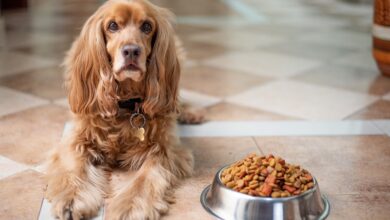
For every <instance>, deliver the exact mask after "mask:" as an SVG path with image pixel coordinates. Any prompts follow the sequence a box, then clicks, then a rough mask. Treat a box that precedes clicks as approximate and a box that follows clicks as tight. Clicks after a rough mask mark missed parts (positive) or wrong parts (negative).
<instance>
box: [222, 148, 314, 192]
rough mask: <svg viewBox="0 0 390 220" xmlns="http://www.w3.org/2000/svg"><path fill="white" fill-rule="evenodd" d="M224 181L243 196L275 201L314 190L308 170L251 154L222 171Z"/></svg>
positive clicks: (275, 158) (269, 156) (283, 161)
mask: <svg viewBox="0 0 390 220" xmlns="http://www.w3.org/2000/svg"><path fill="white" fill-rule="evenodd" d="M221 182H222V183H223V184H224V185H225V186H226V187H228V188H230V189H233V190H235V191H237V192H240V193H245V194H248V195H251V196H261V197H273V198H281V197H289V196H295V195H299V194H301V193H304V192H306V191H307V190H309V189H311V188H313V187H314V182H313V177H312V175H311V174H310V173H309V172H308V171H307V170H305V169H301V167H300V166H296V165H292V164H288V163H286V162H285V160H283V159H282V158H280V157H275V156H273V155H272V154H271V155H268V156H258V155H256V154H250V155H248V156H247V157H246V158H244V159H243V160H240V161H237V162H236V163H234V164H233V165H231V166H229V167H228V168H226V169H225V170H223V171H222V174H221Z"/></svg>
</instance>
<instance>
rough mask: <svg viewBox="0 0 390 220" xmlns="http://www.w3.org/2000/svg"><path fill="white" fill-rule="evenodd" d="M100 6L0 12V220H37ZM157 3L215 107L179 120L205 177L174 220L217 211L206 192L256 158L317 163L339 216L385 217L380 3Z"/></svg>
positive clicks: (388, 182) (182, 190)
mask: <svg viewBox="0 0 390 220" xmlns="http://www.w3.org/2000/svg"><path fill="white" fill-rule="evenodd" d="M102 2H103V1H101V0H88V1H82V0H57V1H51V0H39V1H36V0H30V3H31V7H30V8H29V9H28V10H16V11H8V12H6V13H5V14H3V16H2V17H0V219H7V220H8V219H18V220H19V219H36V217H37V216H38V213H39V209H40V205H41V201H42V198H43V189H44V187H45V183H44V180H43V178H42V173H41V165H42V163H43V162H44V161H45V155H46V153H47V152H49V151H50V150H51V149H52V148H53V147H55V146H56V145H57V144H58V142H59V140H60V138H61V134H62V131H63V127H64V124H65V123H66V122H67V121H69V119H70V117H69V114H68V111H69V110H68V107H67V101H66V99H65V92H64V90H63V88H62V81H63V80H62V69H61V67H60V64H61V62H62V59H63V56H64V54H65V51H66V50H67V49H68V48H69V47H70V44H71V42H72V41H73V39H74V38H75V37H76V36H77V34H78V32H79V30H80V27H81V25H82V23H83V22H84V21H85V19H86V18H87V17H88V16H89V15H90V14H91V13H92V12H93V11H94V10H96V8H97V7H98V6H99V5H100V4H101V3H102ZM153 2H155V3H157V4H159V5H161V6H165V7H168V8H170V9H171V10H172V11H173V12H174V13H175V14H176V15H177V20H178V22H177V24H176V30H177V33H178V35H179V37H180V38H181V39H182V41H183V44H184V47H185V48H186V50H187V57H188V60H187V61H186V63H185V65H184V69H183V74H182V79H181V83H180V86H181V97H182V99H183V100H184V101H185V102H189V103H191V104H192V105H194V106H196V107H202V108H205V109H206V117H207V119H208V120H209V121H210V123H209V124H206V125H205V126H200V127H186V128H184V127H182V130H181V131H182V134H185V135H184V136H186V137H185V138H182V142H183V145H186V146H188V147H190V148H191V149H192V150H193V152H194V155H195V161H196V166H195V174H194V176H193V177H192V178H190V179H187V180H185V181H184V182H183V184H182V185H181V186H179V187H178V189H177V190H176V197H177V202H176V204H174V205H172V207H171V209H170V212H169V214H168V215H167V216H165V217H164V219H212V217H211V216H210V215H208V214H207V213H206V212H205V211H204V210H203V209H202V207H201V205H200V203H199V195H200V192H201V190H202V189H203V188H204V187H205V186H206V185H208V184H210V183H211V180H212V177H213V174H214V173H215V171H216V170H217V169H218V168H219V167H221V166H223V165H224V164H227V163H231V162H233V161H235V160H237V159H240V158H241V157H243V156H245V155H246V154H247V153H249V152H257V153H260V154H269V153H273V154H276V155H280V156H282V157H284V158H286V159H287V160H288V161H291V162H293V163H297V164H302V165H303V166H304V167H306V168H307V169H308V170H310V171H311V172H312V173H313V174H314V175H315V176H316V177H317V178H318V180H319V183H320V186H321V189H322V192H323V193H325V194H326V195H328V197H329V199H330V202H331V206H332V208H331V215H330V217H329V219H336V220H339V219H340V220H343V219H362V220H365V219H379V220H381V219H388V216H390V206H389V202H390V177H389V174H390V172H389V170H390V137H389V135H390V123H389V119H390V78H386V77H383V76H381V75H380V73H379V72H378V70H377V68H376V66H375V63H374V60H373V59H372V57H371V51H370V48H371V35H370V24H371V21H372V5H370V4H351V3H346V2H350V1H342V0H289V1H285V0H272V1H259V0H214V1H212V0H197V1H196V3H194V1H190V0H154V1H153ZM295 121H298V122H299V123H298V124H296V122H295ZM248 122H261V124H256V125H253V124H250V123H248ZM290 122H291V123H290ZM300 122H302V123H303V124H301V123H300ZM305 122H307V123H305ZM339 122H345V123H339ZM224 126H225V127H224ZM226 126H230V127H226ZM332 126H333V127H332ZM335 126H337V127H335ZM256 128H258V129H260V130H259V131H258V132H253V131H248V129H256ZM335 128H337V129H335ZM202 129H204V130H202ZM207 129H208V130H207ZM213 129H214V131H213ZM215 129H219V130H217V131H216V130H215ZM198 131H200V132H198ZM183 132H184V133H183ZM191 132H193V133H191ZM196 132H198V133H196ZM229 132H234V133H235V134H239V135H234V134H232V133H229ZM198 134H201V135H198ZM202 134H203V136H202ZM206 134H207V135H206ZM291 134H299V135H293V136H291ZM205 136H208V137H205ZM217 136H218V137H217ZM232 136H236V137H232Z"/></svg>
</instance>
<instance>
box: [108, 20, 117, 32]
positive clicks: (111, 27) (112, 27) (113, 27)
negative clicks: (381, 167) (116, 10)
mask: <svg viewBox="0 0 390 220" xmlns="http://www.w3.org/2000/svg"><path fill="white" fill-rule="evenodd" d="M108 29H109V30H110V31H112V32H115V31H117V30H118V29H119V26H118V24H117V23H115V21H111V22H110V23H109V24H108Z"/></svg>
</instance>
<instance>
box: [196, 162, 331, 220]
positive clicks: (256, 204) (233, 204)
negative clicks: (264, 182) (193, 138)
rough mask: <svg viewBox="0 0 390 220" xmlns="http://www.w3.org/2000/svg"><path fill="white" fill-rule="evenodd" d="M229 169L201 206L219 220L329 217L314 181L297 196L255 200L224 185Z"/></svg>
mask: <svg viewBox="0 0 390 220" xmlns="http://www.w3.org/2000/svg"><path fill="white" fill-rule="evenodd" d="M226 167H227V166H226ZM226 167H223V168H221V169H220V170H219V171H218V172H217V174H216V175H215V177H214V180H213V183H212V184H211V186H210V185H209V186H207V187H206V188H205V189H204V190H203V192H202V194H201V196H200V202H201V203H202V205H203V207H204V208H205V209H206V211H207V212H209V213H210V214H212V215H213V216H215V217H216V218H218V219H225V220H252V219H253V220H254V219H256V220H299V219H302V220H312V219H313V220H314V219H316V220H317V219H320V220H321V219H326V217H327V216H328V215H329V210H330V206H329V201H328V199H327V198H326V197H325V196H321V193H320V189H319V186H318V183H317V181H316V180H315V179H314V187H313V188H311V189H310V190H308V191H306V192H304V193H302V194H300V195H298V196H291V197H285V198H268V197H267V198H265V197H254V196H250V195H246V194H243V193H239V192H236V191H234V190H231V189H229V188H227V187H225V186H224V185H223V184H222V182H221V179H220V176H221V173H222V170H223V169H225V168H226Z"/></svg>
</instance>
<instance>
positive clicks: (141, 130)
mask: <svg viewBox="0 0 390 220" xmlns="http://www.w3.org/2000/svg"><path fill="white" fill-rule="evenodd" d="M137 116H140V117H141V119H142V123H141V125H140V126H136V125H134V119H135V118H136V117H137ZM145 123H146V118H145V116H144V115H143V114H141V113H139V112H136V113H133V114H132V115H131V116H130V125H131V127H132V128H135V129H137V130H136V131H135V136H136V137H137V138H138V139H139V140H140V141H144V140H145V128H144V126H145Z"/></svg>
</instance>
